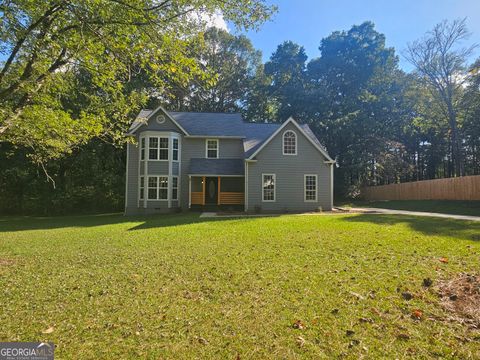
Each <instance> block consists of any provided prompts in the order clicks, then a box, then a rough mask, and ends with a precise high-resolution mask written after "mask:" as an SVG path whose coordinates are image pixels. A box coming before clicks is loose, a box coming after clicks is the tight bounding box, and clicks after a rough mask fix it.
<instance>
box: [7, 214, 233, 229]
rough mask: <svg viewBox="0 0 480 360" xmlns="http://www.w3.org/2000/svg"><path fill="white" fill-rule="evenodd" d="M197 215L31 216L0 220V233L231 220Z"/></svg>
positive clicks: (135, 226)
mask: <svg viewBox="0 0 480 360" xmlns="http://www.w3.org/2000/svg"><path fill="white" fill-rule="evenodd" d="M199 216H200V213H198V212H185V213H178V214H161V215H160V214H158V215H148V216H123V215H122V214H102V215H80V216H57V217H34V216H21V217H20V216H16V217H3V218H0V233H2V232H15V231H28V230H49V229H62V228H89V227H95V226H106V225H116V224H129V225H131V227H130V228H128V229H127V230H128V231H131V230H145V229H151V228H161V227H170V226H181V225H189V224H194V223H201V222H213V221H224V220H232V219H228V218H225V219H220V218H218V219H211V218H206V219H202V218H200V217H199Z"/></svg>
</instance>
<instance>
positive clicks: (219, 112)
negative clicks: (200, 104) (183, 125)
mask: <svg viewBox="0 0 480 360" xmlns="http://www.w3.org/2000/svg"><path fill="white" fill-rule="evenodd" d="M167 112H169V113H177V114H179V113H184V114H222V115H240V116H241V115H242V114H241V113H239V112H234V113H227V112H221V111H170V110H167Z"/></svg>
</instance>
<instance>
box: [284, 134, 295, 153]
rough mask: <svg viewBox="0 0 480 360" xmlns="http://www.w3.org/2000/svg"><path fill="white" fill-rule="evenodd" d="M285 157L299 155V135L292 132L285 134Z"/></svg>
mask: <svg viewBox="0 0 480 360" xmlns="http://www.w3.org/2000/svg"><path fill="white" fill-rule="evenodd" d="M283 155H297V135H296V134H295V133H294V132H293V131H292V130H288V131H285V133H284V134H283Z"/></svg>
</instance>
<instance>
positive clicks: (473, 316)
mask: <svg viewBox="0 0 480 360" xmlns="http://www.w3.org/2000/svg"><path fill="white" fill-rule="evenodd" d="M438 290H439V295H440V299H441V300H440V301H441V304H442V306H443V307H444V308H445V309H446V310H448V311H449V312H451V313H452V314H453V319H454V320H457V321H460V322H462V323H465V324H469V325H471V326H472V327H473V328H475V329H480V275H478V274H477V275H473V274H465V273H462V274H460V275H458V276H457V277H455V278H453V279H450V280H447V281H444V282H442V283H440V284H439V286H438Z"/></svg>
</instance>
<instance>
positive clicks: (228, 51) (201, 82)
mask: <svg viewBox="0 0 480 360" xmlns="http://www.w3.org/2000/svg"><path fill="white" fill-rule="evenodd" d="M191 56H192V57H193V58H195V59H196V61H197V62H198V63H199V64H201V66H202V68H203V70H204V72H207V73H209V74H211V77H208V78H201V77H195V78H194V79H193V80H192V81H190V82H189V83H188V84H187V85H186V86H184V85H183V84H173V87H172V92H171V96H170V98H167V99H165V100H164V104H165V103H166V104H167V105H166V106H168V107H169V108H170V109H177V110H183V111H207V112H208V111H210V112H227V113H228V112H238V111H241V110H242V109H244V108H245V106H246V95H247V94H248V92H249V91H250V89H251V88H252V87H253V86H254V81H255V79H256V74H257V72H258V68H259V67H260V66H262V62H261V57H262V55H261V52H260V51H258V50H256V49H255V48H254V47H253V45H252V43H251V42H250V40H248V39H247V38H246V37H245V36H244V35H239V36H235V35H232V34H230V33H228V32H227V31H225V30H221V29H218V28H215V27H212V28H209V29H208V30H207V31H206V32H205V34H204V36H203V41H202V43H201V45H198V46H195V48H194V49H192V54H191Z"/></svg>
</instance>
